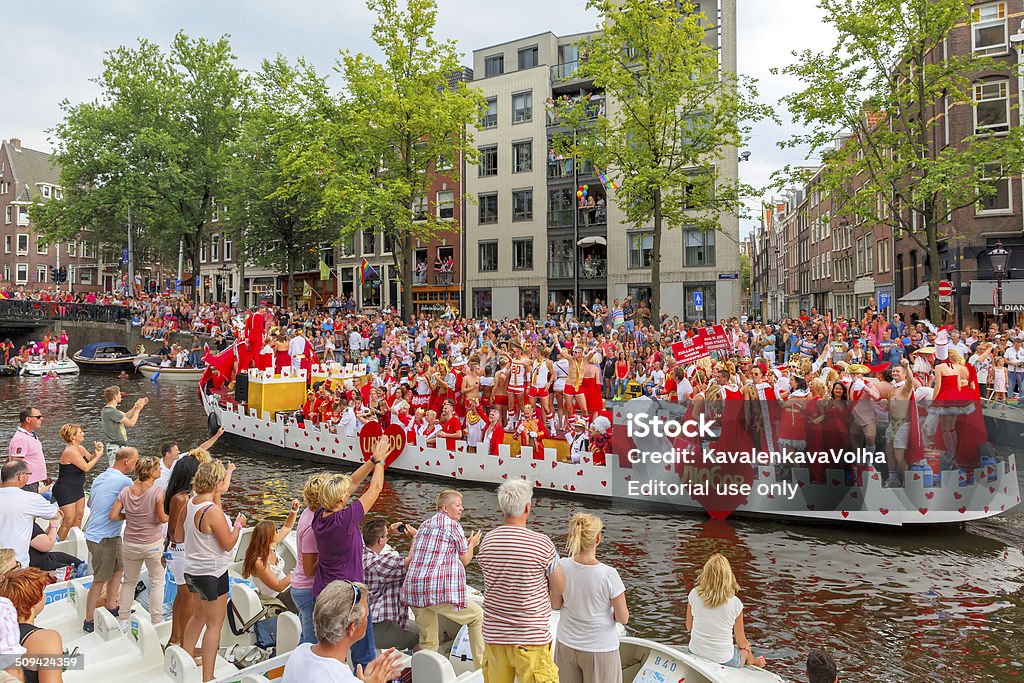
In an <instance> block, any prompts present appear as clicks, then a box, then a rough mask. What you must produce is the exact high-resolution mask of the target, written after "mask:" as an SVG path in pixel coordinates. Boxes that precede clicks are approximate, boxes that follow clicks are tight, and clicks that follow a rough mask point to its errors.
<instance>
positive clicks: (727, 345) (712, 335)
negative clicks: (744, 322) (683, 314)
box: [697, 325, 732, 351]
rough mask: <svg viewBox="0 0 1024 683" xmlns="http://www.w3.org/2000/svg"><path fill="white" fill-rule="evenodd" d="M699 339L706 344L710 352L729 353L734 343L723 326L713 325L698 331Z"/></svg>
mask: <svg viewBox="0 0 1024 683" xmlns="http://www.w3.org/2000/svg"><path fill="white" fill-rule="evenodd" d="M697 339H698V340H699V341H701V342H703V343H704V346H706V347H707V350H708V351H729V350H730V349H732V342H731V341H729V335H728V334H726V332H725V326H723V325H711V326H710V327H702V328H701V329H699V330H697Z"/></svg>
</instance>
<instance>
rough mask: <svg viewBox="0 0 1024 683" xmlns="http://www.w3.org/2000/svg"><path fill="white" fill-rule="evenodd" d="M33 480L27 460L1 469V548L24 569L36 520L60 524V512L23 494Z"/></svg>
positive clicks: (42, 500) (34, 496)
mask: <svg viewBox="0 0 1024 683" xmlns="http://www.w3.org/2000/svg"><path fill="white" fill-rule="evenodd" d="M29 477H30V473H29V468H28V465H27V464H25V461H24V460H11V461H10V462H7V463H5V464H4V466H3V467H0V548H10V549H11V550H13V551H14V557H15V559H17V561H18V562H19V563H20V564H21V566H22V567H27V566H28V561H29V557H28V545H29V543H31V541H32V524H33V522H34V521H35V518H36V517H44V518H47V519H50V520H52V521H53V522H59V521H60V518H61V516H62V515H61V513H60V508H58V507H57V504H56V503H48V502H47V501H46V499H45V498H43V497H42V496H41V495H39V494H38V493H33V492H31V491H22V490H21V487H22V486H24V485H25V484H26V483H27V482H28V480H29Z"/></svg>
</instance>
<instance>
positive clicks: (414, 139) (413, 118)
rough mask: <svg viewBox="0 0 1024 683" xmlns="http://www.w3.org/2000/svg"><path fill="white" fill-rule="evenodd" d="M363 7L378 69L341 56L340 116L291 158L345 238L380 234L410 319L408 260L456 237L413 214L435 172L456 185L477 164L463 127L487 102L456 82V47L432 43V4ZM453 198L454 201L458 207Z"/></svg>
mask: <svg viewBox="0 0 1024 683" xmlns="http://www.w3.org/2000/svg"><path fill="white" fill-rule="evenodd" d="M404 4H405V8H404V9H402V8H400V7H399V1H398V0H367V6H368V7H369V8H370V9H371V10H373V11H374V12H376V13H377V22H376V24H375V25H374V27H373V38H374V42H376V44H377V46H378V47H379V48H380V50H381V52H382V53H383V61H380V62H378V61H376V60H374V59H373V58H371V57H368V56H367V55H364V54H361V53H360V54H351V53H344V54H343V56H342V60H341V63H340V68H341V71H342V72H343V74H344V77H345V90H346V95H347V98H346V102H345V105H346V110H345V112H346V113H345V116H344V117H343V119H341V120H333V121H330V122H328V123H327V125H324V126H322V127H321V128H320V134H321V137H320V140H319V144H311V145H309V146H308V147H307V148H305V149H304V150H303V151H302V152H301V153H299V154H296V155H294V156H293V163H294V166H295V168H296V171H297V172H299V171H301V169H306V172H307V174H311V175H310V176H309V178H308V181H309V185H310V186H314V187H315V186H319V187H321V188H322V192H323V197H324V204H323V207H322V211H323V213H324V214H325V215H329V216H333V217H335V218H336V219H338V220H342V221H343V227H342V232H343V233H345V234H351V233H353V232H357V231H359V230H362V229H364V228H375V229H379V230H381V232H382V233H383V235H384V239H385V244H388V245H390V246H391V251H392V253H393V254H394V264H395V267H396V269H397V271H398V274H399V278H400V279H401V283H402V312H403V315H405V316H407V317H408V316H411V315H412V276H413V268H414V265H415V264H414V263H413V257H414V251H415V248H416V242H417V240H422V241H427V240H430V239H432V238H433V237H434V236H435V235H437V234H438V233H439V232H445V231H449V230H452V229H453V227H454V226H453V224H452V222H451V221H450V220H448V219H441V218H438V217H437V213H438V212H437V211H435V210H428V211H427V212H426V216H425V217H423V216H422V215H414V207H415V206H416V203H417V201H418V200H420V199H421V198H425V197H427V195H428V191H429V189H430V186H431V184H432V182H433V179H434V177H435V173H437V172H438V171H439V167H442V168H444V170H443V173H444V175H445V176H447V177H449V178H450V179H451V180H452V182H453V183H458V182H459V180H460V176H461V168H460V164H459V163H456V162H458V161H461V160H462V159H465V160H466V162H467V163H473V162H474V161H475V150H474V149H473V147H472V144H471V143H472V139H471V135H470V134H469V133H468V132H467V126H468V125H469V124H472V123H476V122H477V121H479V119H480V116H481V114H482V111H483V106H484V103H483V97H482V96H481V95H480V94H479V93H478V91H476V90H474V89H470V88H468V87H467V85H466V83H465V82H463V81H460V80H457V79H454V78H453V77H454V76H456V75H457V74H460V73H461V72H462V66H461V65H460V64H459V53H458V50H457V49H456V46H455V43H454V41H451V40H446V41H438V40H437V39H436V38H435V37H434V27H435V25H436V20H437V4H436V2H435V0H406V2H405V3H404ZM461 200H462V197H457V198H456V201H461Z"/></svg>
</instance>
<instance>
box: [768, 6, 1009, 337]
mask: <svg viewBox="0 0 1024 683" xmlns="http://www.w3.org/2000/svg"><path fill="white" fill-rule="evenodd" d="M819 7H821V9H822V10H823V14H824V16H825V20H826V21H827V22H828V23H830V24H832V25H833V26H834V27H835V30H836V32H837V34H838V38H837V41H836V44H835V45H834V46H833V47H832V49H831V50H829V51H826V52H811V51H804V52H800V53H796V52H794V53H793V55H794V57H797V61H796V62H795V63H794V64H792V65H790V66H787V67H785V68H783V69H776V70H774V72H776V73H782V74H786V75H789V76H794V77H796V78H797V79H798V80H799V81H801V83H802V84H803V86H804V87H803V89H802V90H799V91H798V92H795V93H793V94H791V95H789V96H788V97H786V98H784V102H785V104H786V106H787V107H788V108H789V110H790V111H791V112H792V113H793V115H794V118H795V120H796V121H797V123H799V124H801V125H802V126H804V127H805V128H806V129H807V130H808V131H809V132H807V133H804V134H800V135H796V136H794V137H793V138H791V139H790V140H788V141H785V142H783V143H781V146H783V147H794V148H805V149H808V150H809V153H808V158H810V157H811V156H813V155H815V154H819V153H820V154H821V156H822V162H823V163H824V168H823V169H822V173H821V181H820V186H821V188H822V190H823V191H826V192H832V197H833V209H832V213H833V215H843V216H848V217H849V219H848V222H849V223H850V224H857V223H860V222H864V221H870V222H873V223H878V224H883V225H888V226H890V227H891V228H892V229H893V230H894V232H895V234H896V236H897V237H902V236H905V237H907V238H909V239H911V240H913V241H914V242H915V243H916V244H917V245H918V246H920V247H921V249H922V250H924V251H925V253H927V255H928V261H929V263H930V270H929V285H930V286H929V298H928V314H929V317H931V318H932V319H933V320H939V319H940V318H941V309H940V308H939V300H938V289H939V280H940V278H941V269H940V268H939V250H940V244H941V243H942V242H943V241H944V240H945V239H946V238H947V235H946V234H944V231H943V226H944V225H945V224H947V223H948V222H949V220H950V218H951V216H952V213H953V212H954V211H956V210H958V209H961V208H964V207H968V206H971V205H973V204H975V203H976V202H977V201H978V200H979V199H981V198H983V197H985V196H989V195H991V194H993V193H994V192H995V181H996V180H998V179H999V178H1000V177H1002V178H1005V177H1007V176H1008V175H1012V174H1016V173H1019V172H1020V169H1021V164H1022V160H1024V146H1022V138H1024V135H1022V131H1024V129H1022V128H1021V127H1020V126H1017V127H1013V128H1011V127H1010V126H1009V125H1007V128H1008V129H1009V130H1008V131H1007V132H1006V134H1005V135H1002V134H1000V135H987V134H984V133H982V134H976V135H971V136H968V137H967V138H965V139H964V140H963V141H962V142H960V143H955V144H951V145H948V146H946V147H943V148H941V149H939V148H937V146H936V145H935V143H934V142H933V141H934V140H938V139H941V138H942V136H943V132H942V128H943V127H944V126H945V125H946V115H945V112H946V109H945V108H946V105H948V106H949V107H950V108H953V107H969V106H972V103H973V102H974V101H975V92H974V86H975V82H976V79H979V78H980V76H981V75H982V74H985V73H986V72H987V73H991V72H992V71H995V70H999V69H1000V63H999V62H997V61H995V60H994V59H992V58H990V57H985V56H982V55H978V54H975V53H973V52H968V53H967V54H949V53H947V52H946V49H945V47H946V40H947V38H948V37H949V35H950V32H951V31H953V29H954V28H956V27H957V26H963V25H964V24H966V25H967V27H968V28H969V27H970V26H971V19H972V14H971V13H972V12H973V11H976V10H974V9H972V3H971V2H969V0H821V2H820V4H819ZM1002 68H1003V69H1005V65H1004V66H1003V67H1002ZM1007 123H1008V122H1007ZM836 140H842V145H841V147H840V149H839V150H835V149H834V147H835V143H836ZM993 169H997V170H996V171H995V173H993ZM805 175H806V173H805V172H801V171H798V170H796V169H793V168H790V167H786V169H784V171H783V172H782V173H781V174H779V178H780V180H781V181H782V182H783V183H785V182H792V180H794V179H801V178H803V177H805Z"/></svg>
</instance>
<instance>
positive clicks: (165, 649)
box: [35, 527, 783, 683]
mask: <svg viewBox="0 0 1024 683" xmlns="http://www.w3.org/2000/svg"><path fill="white" fill-rule="evenodd" d="M251 534H252V528H247V529H245V530H243V532H242V534H241V535H240V537H239V539H238V543H237V544H236V546H235V549H234V551H233V555H232V562H231V564H230V565H229V566H228V573H229V577H230V581H231V584H230V591H229V605H228V615H229V617H228V619H227V620H226V621H225V624H224V627H223V631H222V635H221V648H220V650H219V655H218V661H217V666H216V667H215V673H216V676H217V678H216V679H215V680H216V681H218V682H223V683H226V682H227V681H239V682H246V683H263V682H265V681H272V680H276V679H278V678H280V677H281V675H282V674H283V671H284V667H285V666H286V665H287V663H288V658H289V655H290V654H291V652H292V651H293V650H294V649H295V647H296V646H297V645H298V643H299V638H300V633H301V626H300V624H299V619H298V616H297V615H296V614H294V613H292V612H282V613H280V614H278V615H277V626H276V641H275V644H274V648H273V649H272V651H269V652H268V651H266V650H264V649H263V648H260V647H259V646H258V645H257V636H256V624H257V622H259V621H260V620H261V619H263V618H264V617H266V616H267V615H268V610H267V608H266V607H265V605H264V604H263V603H262V602H261V600H260V597H259V595H258V594H257V592H256V590H255V586H254V585H253V584H252V583H251V582H250V581H248V580H245V579H242V578H241V570H242V563H243V560H244V557H245V551H246V548H247V547H248V543H249V540H250V539H251ZM85 546H86V544H85V539H84V535H83V534H82V532H81V530H79V529H78V528H77V527H76V528H73V529H72V530H71V533H69V534H68V538H67V539H66V540H65V541H62V542H59V543H58V544H57V545H56V546H55V548H54V549H55V550H60V551H61V552H67V553H69V554H71V555H73V556H75V557H79V558H81V559H86V558H87V557H88V553H87V549H86V547H85ZM385 552H394V551H393V550H391V549H390V548H385ZM278 553H279V555H280V557H281V559H282V561H283V565H284V571H285V574H289V573H290V572H291V570H292V568H293V567H294V566H295V563H296V561H297V553H296V535H295V532H292V533H291V534H290V535H289V536H287V537H286V538H285V541H284V542H283V543H281V544H280V545H279V546H278ZM148 581H149V577H148V575H147V574H146V572H145V570H143V573H142V577H141V583H143V584H145V585H146V586H147V587H148ZM91 583H92V580H91V577H88V576H86V577H82V578H75V579H71V580H68V581H64V582H60V583H56V584H51V585H50V586H48V587H47V588H46V592H45V597H46V607H45V608H44V609H43V611H42V613H40V615H39V617H37V619H36V622H35V623H36V624H37V625H38V626H40V627H42V628H48V629H53V630H55V631H57V632H58V633H60V635H61V639H62V642H63V643H64V648H65V650H66V651H67V652H79V653H82V654H83V655H84V656H85V657H86V659H87V662H86V666H85V668H84V669H82V670H68V671H66V672H64V679H65V681H67V682H68V683H74V682H75V681H91V680H95V677H96V676H102V677H103V680H104V681H105V683H115V682H121V681H123V682H124V683H135V682H137V681H140V680H145V681H166V682H168V683H170V682H172V681H173V682H176V683H199V681H201V680H202V675H201V671H200V669H199V668H198V667H197V666H196V664H195V662H194V661H193V659H192V658H191V657H188V656H187V655H186V654H185V651H184V650H182V649H181V648H180V647H178V646H177V645H171V646H167V640H168V637H169V635H170V630H171V628H170V627H171V621H170V605H171V603H172V602H173V600H174V594H173V592H170V591H168V593H169V594H165V597H164V604H165V614H166V618H167V620H165V621H163V622H161V623H160V624H157V625H155V626H154V625H153V624H151V623H150V622H149V619H148V618H147V615H148V614H149V608H148V604H147V602H146V600H147V598H148V590H146V589H144V590H143V591H142V592H141V593H139V594H138V596H137V598H136V603H135V604H134V605H133V607H132V610H131V618H130V620H129V627H128V629H127V630H126V631H124V630H122V629H121V628H120V625H119V623H118V619H117V618H116V617H114V616H113V615H111V614H110V612H109V611H107V610H106V609H105V608H103V607H98V608H97V610H96V613H95V616H94V623H95V631H93V632H92V633H85V632H84V631H83V630H82V622H83V620H84V618H85V604H86V593H87V592H88V589H89V586H90V584H91ZM167 585H168V587H170V586H171V585H173V582H170V581H168V584H167ZM467 589H468V590H467V596H468V598H469V599H471V600H474V601H477V602H482V601H483V594H482V593H480V592H479V591H477V590H474V589H473V588H472V587H467ZM558 622H559V614H558V611H557V610H556V611H553V612H552V617H551V631H552V634H554V633H556V632H557V629H558ZM438 626H439V643H440V645H439V648H438V650H439V651H438V652H432V651H420V652H416V653H414V654H413V655H412V657H411V658H410V657H408V656H406V657H405V659H404V668H411V672H412V679H411V680H412V683H483V681H484V678H483V672H482V671H480V670H474V668H473V659H472V654H471V652H470V648H469V642H468V630H467V627H466V626H465V625H461V624H457V623H455V622H453V621H451V620H449V619H447V618H445V617H443V616H442V617H439V625H438ZM618 630H619V642H620V648H619V656H620V661H621V666H622V672H623V681H634V682H644V683H646V682H647V681H655V680H666V681H667V680H686V681H697V682H699V683H782V681H783V679H782V678H781V677H779V676H778V675H776V674H773V673H770V672H768V671H766V670H764V669H761V668H758V667H754V666H747V667H743V668H733V667H728V666H724V665H722V664H716V663H714V662H711V661H710V660H706V659H703V658H701V657H698V656H696V655H693V654H691V653H690V652H688V651H687V650H686V649H685V648H676V647H673V646H669V645H664V644H661V643H658V642H655V641H652V640H648V639H645V638H636V637H632V636H628V635H627V634H626V631H625V629H624V627H622V626H621V625H620V626H619V627H618ZM97 662H99V663H97ZM659 677H660V678H659Z"/></svg>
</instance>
